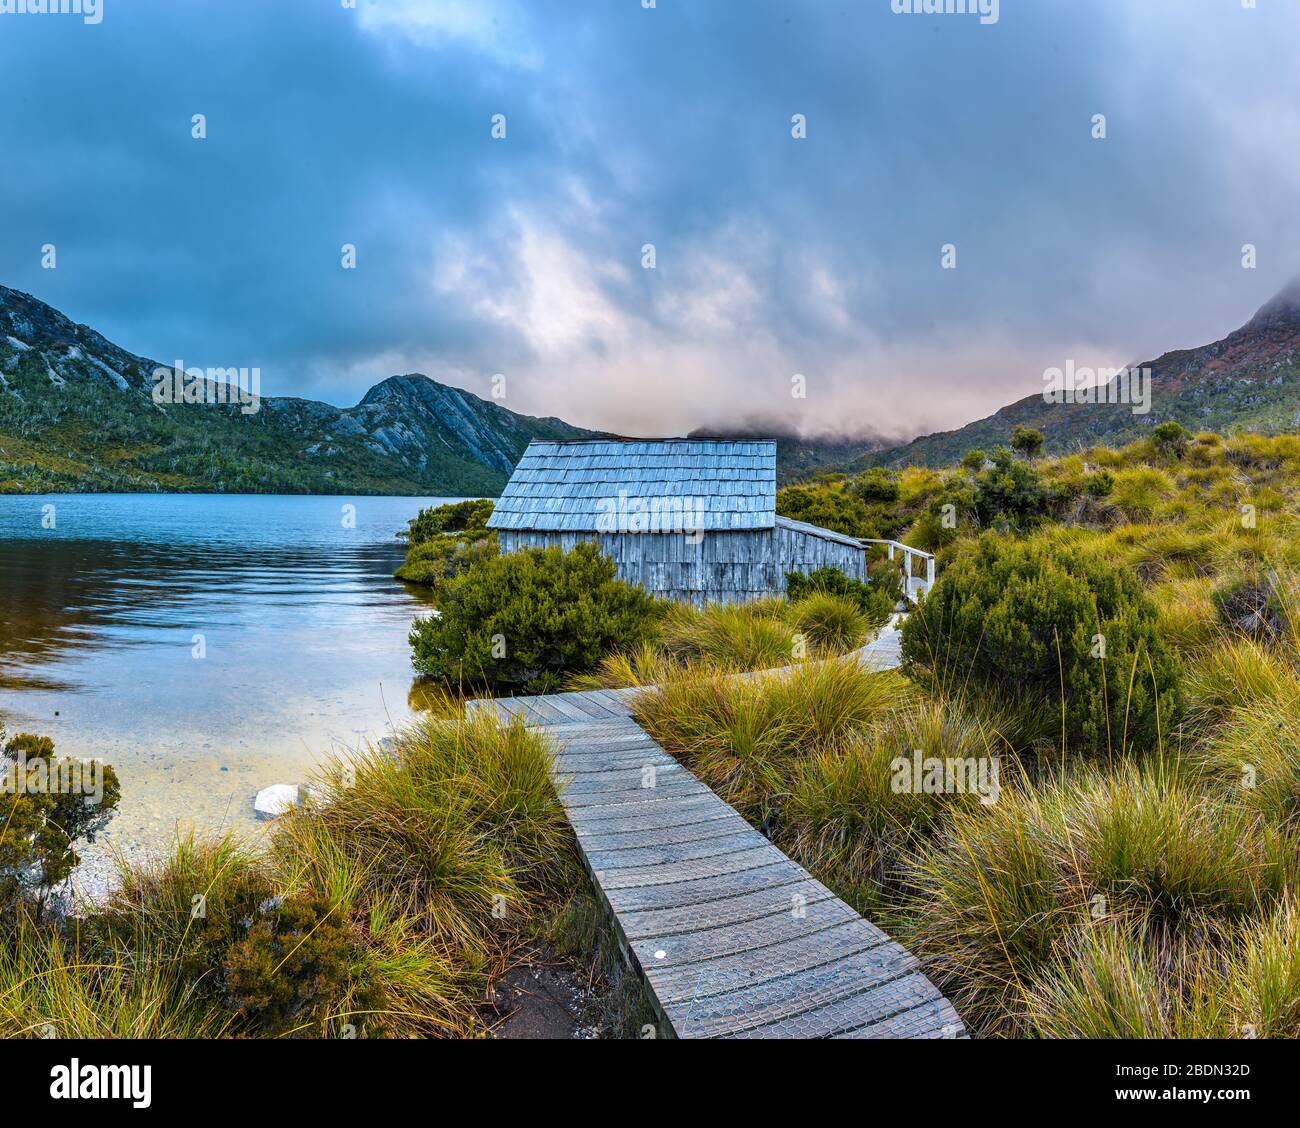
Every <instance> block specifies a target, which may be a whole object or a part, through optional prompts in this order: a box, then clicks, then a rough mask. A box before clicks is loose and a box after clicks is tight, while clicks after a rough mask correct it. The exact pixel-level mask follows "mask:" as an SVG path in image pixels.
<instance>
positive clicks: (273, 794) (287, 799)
mask: <svg viewBox="0 0 1300 1128" xmlns="http://www.w3.org/2000/svg"><path fill="white" fill-rule="evenodd" d="M297 802H298V788H297V786H296V785H295V784H292V783H276V784H272V785H271V786H270V787H264V788H262V790H261V791H259V792H258V793H257V798H256V799H254V800H253V810H254V811H256V812H257V817H258V818H259V819H278V818H279V817H280V816H281V815H283V814H286V813H287V812H289V811H291V810H292V809H293V807H294V805H295V804H296V803H297Z"/></svg>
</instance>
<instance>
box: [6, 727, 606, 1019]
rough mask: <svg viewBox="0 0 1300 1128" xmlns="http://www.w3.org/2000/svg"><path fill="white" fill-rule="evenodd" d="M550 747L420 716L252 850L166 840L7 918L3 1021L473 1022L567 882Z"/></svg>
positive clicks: (511, 730)
mask: <svg viewBox="0 0 1300 1128" xmlns="http://www.w3.org/2000/svg"><path fill="white" fill-rule="evenodd" d="M552 751H553V750H552V747H551V745H550V743H549V741H548V740H547V739H546V738H545V737H543V736H541V735H539V734H537V733H535V732H529V731H528V730H527V729H525V728H524V727H523V725H522V724H521V723H519V722H515V723H514V724H511V725H508V726H501V725H499V724H498V723H497V722H496V721H495V719H494V718H492V717H490V716H488V715H486V714H479V715H477V716H475V717H474V718H472V719H470V720H465V721H461V722H456V723H450V722H447V721H429V722H426V723H425V724H423V725H422V726H419V727H417V728H415V729H413V730H411V731H410V732H409V733H407V734H406V735H405V736H404V737H403V738H402V739H401V741H400V742H399V745H398V748H397V752H396V754H395V755H390V754H387V753H381V752H377V751H375V752H367V753H362V754H358V755H356V756H354V757H352V758H350V759H349V760H347V761H343V762H338V763H335V764H334V765H333V766H331V767H330V768H329V769H327V770H326V771H325V772H324V774H323V775H322V777H321V778H320V779H319V780H318V781H317V782H316V784H315V785H314V789H313V799H312V801H311V802H310V803H309V804H308V805H306V806H303V807H299V808H297V809H295V810H294V811H293V812H292V813H290V814H289V815H287V816H285V817H284V818H283V819H281V820H280V821H279V822H278V823H277V825H276V827H275V829H274V832H273V835H272V839H271V843H270V847H269V849H268V850H253V849H251V848H250V847H249V846H248V845H246V844H243V843H241V842H239V841H237V840H236V839H234V838H231V837H227V838H224V839H218V840H205V839H196V838H194V837H193V836H185V837H181V838H180V839H178V840H177V842H176V843H175V844H174V846H173V848H172V849H171V851H170V852H169V853H168V854H167V855H165V856H163V857H162V858H160V859H159V860H157V861H153V862H150V863H147V864H144V865H134V866H123V867H122V869H121V872H120V874H119V876H118V881H117V884H116V886H115V888H114V889H113V891H112V892H111V893H110V894H109V896H108V899H107V900H106V902H105V903H103V904H102V905H100V906H96V907H92V908H90V909H89V910H88V911H87V913H86V915H85V916H84V918H82V919H79V920H76V921H74V922H73V924H72V925H70V926H69V927H68V928H67V929H65V930H62V931H61V930H60V929H59V928H58V927H56V926H54V925H52V924H49V923H40V924H37V923H35V922H34V921H33V920H32V919H30V918H29V917H28V916H27V915H23V916H21V917H20V918H19V919H17V920H15V921H10V922H8V924H6V925H5V926H4V927H0V1033H4V1034H14V1035H18V1034H23V1033H31V1032H32V1031H33V1029H36V1030H37V1032H40V1031H41V1030H43V1028H44V1024H45V1023H49V1024H50V1025H52V1026H53V1027H54V1029H55V1030H56V1032H57V1033H58V1035H59V1036H60V1037H72V1036H77V1037H110V1036H135V1037H207V1036H217V1035H223V1034H227V1035H236V1036H263V1037H268V1036H269V1037H302V1036H310V1037H327V1036H334V1037H337V1036H339V1035H340V1034H341V1033H342V1032H343V1028H344V1027H345V1025H350V1026H353V1027H355V1028H356V1029H357V1030H358V1031H359V1032H361V1034H362V1036H369V1037H375V1036H379V1037H384V1036H386V1037H431V1036H447V1035H458V1036H465V1035H470V1034H473V1033H476V1032H478V1031H480V1030H481V1029H482V1020H481V1019H480V1017H479V1008H480V1003H481V999H482V997H483V992H484V987H485V985H486V983H487V982H488V981H489V980H490V979H491V978H492V977H493V976H494V975H495V974H497V973H499V972H500V971H502V970H504V968H505V966H506V965H507V963H508V962H509V960H510V959H511V957H512V954H513V953H514V952H515V951H516V950H517V949H518V948H519V947H520V946H521V945H522V944H523V943H525V941H526V939H527V938H529V937H531V936H533V935H536V934H537V933H538V932H539V931H540V930H542V929H544V928H545V927H546V924H547V922H548V921H549V919H550V916H551V914H552V913H553V912H554V911H555V908H556V907H557V906H558V905H561V904H563V903H565V902H566V901H568V900H569V899H570V898H572V897H573V896H574V891H575V889H577V888H579V886H580V885H581V878H580V870H579V868H578V865H577V860H576V857H575V855H574V852H573V847H572V835H571V831H570V830H569V827H568V825H567V823H566V821H565V819H564V817H563V813H562V809H561V807H560V804H559V800H558V798H557V796H556V793H555V790H554V787H553V785H552V782H551V775H550V768H551V759H552ZM37 1019H39V1022H38V1021H37Z"/></svg>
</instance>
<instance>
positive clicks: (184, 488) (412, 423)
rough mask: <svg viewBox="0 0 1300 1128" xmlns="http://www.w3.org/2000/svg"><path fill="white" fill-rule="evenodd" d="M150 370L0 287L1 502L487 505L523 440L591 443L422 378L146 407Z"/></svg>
mask: <svg viewBox="0 0 1300 1128" xmlns="http://www.w3.org/2000/svg"><path fill="white" fill-rule="evenodd" d="M158 367H160V365H159V363H158V362H157V361H154V360H149V359H147V358H145V357H141V356H136V355H134V354H133V353H130V352H128V351H126V350H125V349H123V348H120V347H119V346H118V345H115V344H113V343H112V342H111V341H109V340H107V339H106V338H104V337H103V336H102V335H101V334H99V333H97V332H96V331H95V330H93V329H91V328H89V327H88V326H85V325H78V324H76V323H74V322H73V321H72V320H71V319H69V318H67V317H65V316H64V315H63V314H61V313H59V312H58V311H57V310H55V309H52V308H51V307H50V306H48V305H46V304H45V303H44V302H41V301H38V300H37V299H36V298H33V297H32V296H31V295H29V294H24V293H20V292H19V291H17V290H12V289H9V288H8V287H5V286H0V493H36V492H57V491H98V492H104V491H116V492H134V491H153V490H165V491H174V492H202V493H209V492H210V493H225V492H232V493H233V492H240V493H385V494H429V495H455V496H464V495H494V494H497V493H499V492H500V491H501V488H502V486H503V485H504V484H505V481H506V479H507V478H508V477H509V474H510V471H511V469H513V467H514V464H515V462H516V461H517V460H518V458H519V455H520V454H521V453H522V452H523V450H524V448H525V447H526V446H527V445H528V441H529V440H530V439H532V438H548V439H550V438H576V437H580V436H583V435H587V434H590V433H591V432H588V431H584V430H582V429H580V428H578V427H573V426H570V425H569V424H567V423H565V422H563V421H562V420H559V419H535V418H532V417H530V416H525V415H518V414H516V413H514V412H512V411H508V410H506V409H505V408H503V407H501V406H500V405H498V404H495V403H491V402H489V401H487V400H483V399H480V398H479V397H478V396H474V395H471V394H470V393H468V392H464V391H461V390H459V389H457V388H450V387H447V386H445V385H443V384H439V383H437V382H436V381H434V380H430V379H429V378H428V377H426V376H421V375H409V376H393V377H391V378H389V379H387V380H385V381H383V382H382V383H380V384H377V385H376V386H375V387H373V388H371V389H370V391H368V392H367V393H366V395H365V397H364V398H363V399H362V400H361V402H360V403H359V404H357V405H356V406H355V407H346V408H340V407H335V406H333V405H331V404H327V403H319V402H316V401H313V400H305V399H296V398H272V397H267V398H265V399H263V400H262V401H261V410H260V411H258V412H256V413H253V414H242V413H241V412H240V410H239V407H238V406H237V405H227V404H183V403H176V404H172V403H166V404H156V403H154V402H153V401H152V399H151V397H150V391H151V389H152V388H153V386H154V382H153V379H152V373H153V371H154V369H155V368H158Z"/></svg>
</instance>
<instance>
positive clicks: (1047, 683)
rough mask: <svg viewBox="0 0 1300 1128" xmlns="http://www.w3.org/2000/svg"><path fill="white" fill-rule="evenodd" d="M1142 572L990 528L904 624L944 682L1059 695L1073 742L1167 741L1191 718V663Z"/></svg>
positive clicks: (923, 672) (1097, 746)
mask: <svg viewBox="0 0 1300 1128" xmlns="http://www.w3.org/2000/svg"><path fill="white" fill-rule="evenodd" d="M1158 618H1159V613H1158V610H1157V608H1156V606H1155V604H1154V603H1153V602H1152V601H1151V599H1150V598H1149V597H1148V596H1147V595H1146V594H1145V592H1144V591H1143V590H1142V588H1141V585H1140V584H1139V582H1138V580H1137V578H1136V577H1135V576H1133V575H1131V574H1129V573H1126V572H1123V571H1121V570H1119V569H1117V568H1115V567H1113V566H1111V565H1109V564H1108V563H1106V562H1104V561H1101V560H1099V559H1097V558H1096V557H1094V556H1088V555H1086V554H1083V553H1080V552H1076V551H1071V550H1069V549H1066V548H1060V547H1054V546H1052V545H1048V544H1044V543H1041V542H1038V543H1036V542H1033V541H1029V542H1009V541H1006V540H1004V539H1003V538H1001V537H998V536H995V535H992V534H986V535H985V536H984V537H982V538H981V539H980V540H979V541H978V542H977V543H976V544H975V545H974V546H973V549H972V550H971V551H968V552H965V553H962V554H960V555H958V557H957V558H956V559H955V560H954V562H953V563H952V564H950V565H949V567H948V568H947V570H946V571H945V572H944V573H943V575H942V576H941V577H940V578H939V581H938V583H937V584H936V585H935V588H934V591H933V592H931V593H930V596H929V598H928V599H927V600H926V602H925V603H924V604H923V605H922V607H921V608H920V609H919V610H918V611H917V612H916V613H915V614H914V615H912V616H911V618H910V619H909V620H908V622H907V624H906V626H905V627H904V629H903V659H904V662H905V663H906V665H907V666H908V668H909V669H910V670H912V671H913V672H914V673H916V674H917V675H919V676H922V677H924V678H928V679H930V680H931V681H933V682H936V683H938V684H953V685H956V686H960V687H963V688H965V687H967V686H969V687H970V688H971V689H983V690H986V691H988V692H990V693H991V694H993V695H994V696H995V697H999V698H1005V699H1008V700H1021V699H1025V698H1027V697H1028V698H1037V699H1045V700H1048V701H1051V702H1053V703H1054V709H1055V710H1056V713H1057V717H1058V722H1057V725H1058V732H1060V733H1061V736H1062V738H1063V739H1064V740H1065V741H1066V743H1067V744H1069V745H1070V746H1071V747H1074V748H1077V749H1078V750H1079V751H1083V752H1105V751H1108V750H1118V749H1121V748H1123V747H1139V748H1145V747H1150V746H1153V745H1155V744H1156V743H1157V741H1158V739H1159V736H1160V733H1161V732H1164V731H1168V730H1169V729H1170V728H1171V727H1172V726H1173V725H1174V724H1175V723H1176V722H1177V720H1178V719H1179V713H1180V708H1181V692H1180V685H1179V668H1178V666H1177V663H1176V662H1175V660H1174V658H1173V657H1172V656H1171V654H1170V652H1169V651H1168V649H1167V648H1166V647H1165V644H1164V642H1163V641H1162V639H1161V638H1160V635H1159V634H1158V632H1157V629H1156V628H1157V622H1158Z"/></svg>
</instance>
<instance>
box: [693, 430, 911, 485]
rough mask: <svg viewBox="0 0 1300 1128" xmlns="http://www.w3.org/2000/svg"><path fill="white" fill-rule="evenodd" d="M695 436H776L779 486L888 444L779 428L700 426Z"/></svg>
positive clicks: (704, 437)
mask: <svg viewBox="0 0 1300 1128" xmlns="http://www.w3.org/2000/svg"><path fill="white" fill-rule="evenodd" d="M688 438H692V439H738V440H744V439H775V440H776V480H777V484H778V485H783V486H784V485H786V484H788V483H790V482H796V481H799V480H800V479H802V478H808V477H811V476H812V475H814V474H816V473H818V472H819V471H821V470H828V469H831V468H834V467H839V466H842V465H843V464H844V463H846V462H850V461H853V460H856V459H861V458H863V457H865V456H866V455H867V454H868V453H869V452H871V451H876V450H880V449H882V448H884V447H886V446H888V445H889V444H888V443H887V442H886V441H884V440H882V439H878V438H873V437H869V436H868V437H862V438H845V437H844V436H842V435H797V434H792V433H791V434H786V433H783V431H782V430H781V428H780V427H764V426H743V427H701V428H699V429H697V430H695V431H692V432H691V433H690V435H689V436H688Z"/></svg>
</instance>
